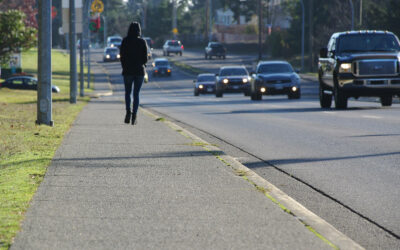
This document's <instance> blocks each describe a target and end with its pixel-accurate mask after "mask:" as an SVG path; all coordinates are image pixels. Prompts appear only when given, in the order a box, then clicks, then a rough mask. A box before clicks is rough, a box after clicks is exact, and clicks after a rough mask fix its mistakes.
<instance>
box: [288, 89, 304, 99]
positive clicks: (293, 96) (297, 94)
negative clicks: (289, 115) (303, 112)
mask: <svg viewBox="0 0 400 250" xmlns="http://www.w3.org/2000/svg"><path fill="white" fill-rule="evenodd" d="M300 97H301V94H300V90H298V91H297V92H295V93H289V94H288V99H300Z"/></svg>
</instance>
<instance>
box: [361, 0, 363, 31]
mask: <svg viewBox="0 0 400 250" xmlns="http://www.w3.org/2000/svg"><path fill="white" fill-rule="evenodd" d="M362 6H363V1H362V0H360V29H361V27H362V12H363V9H362Z"/></svg>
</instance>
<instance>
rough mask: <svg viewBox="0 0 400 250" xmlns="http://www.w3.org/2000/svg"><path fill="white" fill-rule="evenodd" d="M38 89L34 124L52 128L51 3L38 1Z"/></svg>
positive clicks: (45, 0) (44, 0) (46, 0)
mask: <svg viewBox="0 0 400 250" xmlns="http://www.w3.org/2000/svg"><path fill="white" fill-rule="evenodd" d="M38 38H39V39H38V89H37V120H36V124H39V125H40V124H45V125H49V126H53V121H52V120H51V119H52V117H51V113H52V99H51V1H48V0H39V34H38Z"/></svg>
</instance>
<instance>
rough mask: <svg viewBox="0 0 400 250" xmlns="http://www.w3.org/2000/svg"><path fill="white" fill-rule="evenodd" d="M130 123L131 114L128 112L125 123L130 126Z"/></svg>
mask: <svg viewBox="0 0 400 250" xmlns="http://www.w3.org/2000/svg"><path fill="white" fill-rule="evenodd" d="M130 121H131V112H129V111H127V112H126V115H125V123H126V124H129V122H130Z"/></svg>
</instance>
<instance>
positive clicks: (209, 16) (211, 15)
mask: <svg viewBox="0 0 400 250" xmlns="http://www.w3.org/2000/svg"><path fill="white" fill-rule="evenodd" d="M208 1H209V4H208V11H209V13H208V19H209V24H210V26H209V29H208V32H209V35H208V41H209V42H212V19H213V11H212V0H208Z"/></svg>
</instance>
